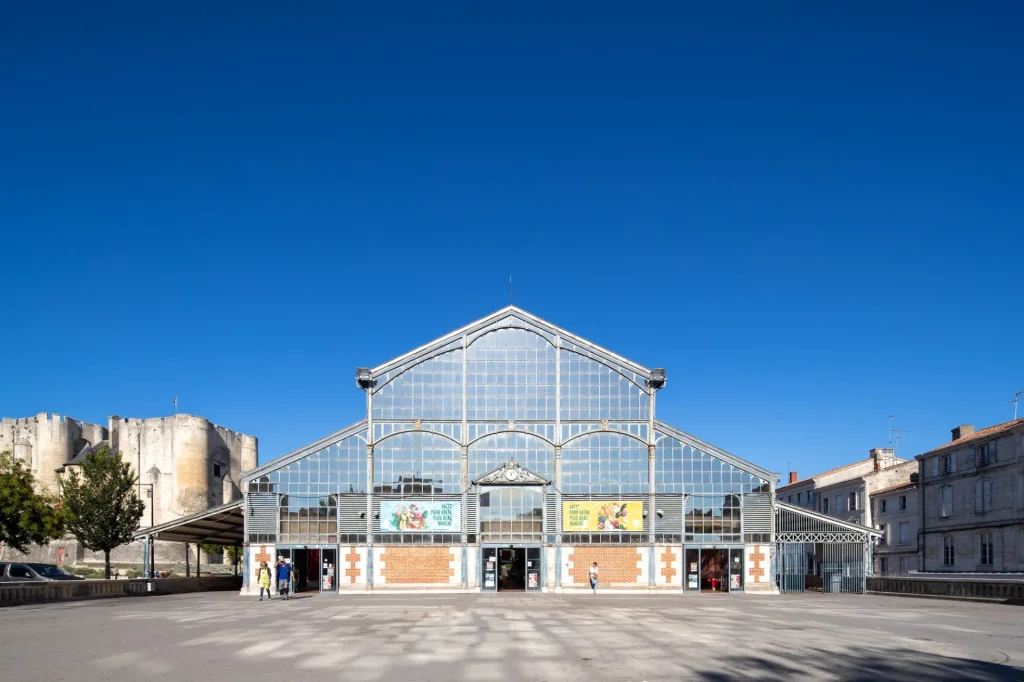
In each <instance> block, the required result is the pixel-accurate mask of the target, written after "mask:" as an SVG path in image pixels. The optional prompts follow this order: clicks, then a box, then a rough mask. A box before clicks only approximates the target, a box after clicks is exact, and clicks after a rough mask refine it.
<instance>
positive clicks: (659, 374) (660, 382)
mask: <svg viewBox="0 0 1024 682" xmlns="http://www.w3.org/2000/svg"><path fill="white" fill-rule="evenodd" d="M667 381H668V379H666V378H665V368H664V367H655V368H654V369H652V370H651V375H650V376H649V377H647V387H648V388H653V389H654V390H655V391H657V390H659V389H662V388H665V383H666V382H667Z"/></svg>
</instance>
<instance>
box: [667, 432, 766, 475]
mask: <svg viewBox="0 0 1024 682" xmlns="http://www.w3.org/2000/svg"><path fill="white" fill-rule="evenodd" d="M654 429H655V431H657V432H659V433H663V434H665V435H667V436H672V437H673V438H675V439H676V440H678V441H680V442H681V443H686V444H687V445H691V446H693V447H695V448H697V449H698V450H703V451H704V452H706V453H708V454H709V455H714V456H715V457H717V458H718V459H720V460H722V461H724V462H728V463H729V464H732V465H733V466H734V467H736V468H737V469H742V470H743V471H746V472H748V473H751V474H754V475H755V476H758V477H759V478H762V479H764V480H765V481H768V482H769V483H771V484H772V485H775V483H776V482H778V480H779V474H778V473H776V472H774V471H768V470H767V469H764V468H762V467H759V466H757V465H756V464H753V463H752V462H748V461H747V460H745V459H742V458H740V457H737V456H736V455H734V454H732V453H731V452H726V451H725V450H723V449H722V448H719V447H716V446H714V445H712V444H711V443H708V442H706V441H703V440H701V439H700V438H697V437H696V436H693V435H690V434H689V433H686V432H685V431H683V430H681V429H677V428H676V427H674V426H672V425H671V424H666V423H665V422H663V421H661V420H660V419H655V420H654Z"/></svg>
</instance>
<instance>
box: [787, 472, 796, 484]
mask: <svg viewBox="0 0 1024 682" xmlns="http://www.w3.org/2000/svg"><path fill="white" fill-rule="evenodd" d="M789 482H790V483H796V472H795V471H790V472H789Z"/></svg>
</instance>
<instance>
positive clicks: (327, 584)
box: [320, 549, 338, 592]
mask: <svg viewBox="0 0 1024 682" xmlns="http://www.w3.org/2000/svg"><path fill="white" fill-rule="evenodd" d="M337 565H338V550H336V549H324V550H321V551H320V591H321V592H337V591H338V580H337V577H336V574H337Z"/></svg>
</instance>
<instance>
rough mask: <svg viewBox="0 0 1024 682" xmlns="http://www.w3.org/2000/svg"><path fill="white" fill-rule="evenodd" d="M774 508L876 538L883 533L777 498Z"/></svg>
mask: <svg viewBox="0 0 1024 682" xmlns="http://www.w3.org/2000/svg"><path fill="white" fill-rule="evenodd" d="M775 508H776V509H785V510H786V511H789V512H793V513H794V514H797V515H798V516H803V517H806V518H808V519H814V520H815V521H820V522H823V523H826V524H833V525H835V526H838V527H839V528H843V529H844V530H853V531H857V532H859V533H866V534H868V535H873V536H875V537H877V538H880V537H882V536H883V535H884V533H883V532H882V531H880V530H877V529H875V528H868V527H867V526H862V525H860V524H859V523H853V522H852V521H843V520H842V519H837V518H836V517H834V516H829V515H828V514H822V513H820V512H816V511H811V510H810V509H806V508H804V507H797V506H796V505H792V504H786V503H785V502H780V501H779V500H778V499H776V500H775Z"/></svg>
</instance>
